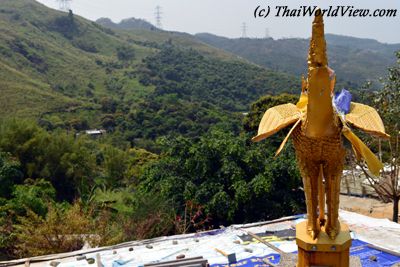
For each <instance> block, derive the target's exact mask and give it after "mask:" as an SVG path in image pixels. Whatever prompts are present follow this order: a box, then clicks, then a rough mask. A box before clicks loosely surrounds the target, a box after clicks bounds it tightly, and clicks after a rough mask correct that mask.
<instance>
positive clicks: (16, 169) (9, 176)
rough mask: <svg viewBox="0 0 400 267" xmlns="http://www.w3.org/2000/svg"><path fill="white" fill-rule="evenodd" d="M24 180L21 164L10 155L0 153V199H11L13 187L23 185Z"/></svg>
mask: <svg viewBox="0 0 400 267" xmlns="http://www.w3.org/2000/svg"><path fill="white" fill-rule="evenodd" d="M22 179H23V173H22V171H21V170H20V163H19V162H18V161H17V160H16V159H13V158H11V156H10V154H7V153H3V152H0V184H1V187H0V198H2V197H4V198H9V197H10V196H11V192H12V187H13V185H14V184H18V183H21V182H22Z"/></svg>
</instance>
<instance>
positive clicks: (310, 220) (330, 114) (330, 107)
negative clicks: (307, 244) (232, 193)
mask: <svg viewBox="0 0 400 267" xmlns="http://www.w3.org/2000/svg"><path fill="white" fill-rule="evenodd" d="M335 81H336V77H335V74H334V71H333V70H332V69H330V68H329V67H328V57H327V54H326V42H325V35H324V22H323V17H322V14H321V13H320V14H317V15H316V16H315V19H314V21H313V25H312V37H311V41H310V49H309V55H308V77H307V79H305V78H304V77H303V78H302V92H301V95H300V100H299V102H298V103H297V105H294V104H291V103H288V104H283V105H279V106H275V107H272V108H270V109H268V110H267V111H266V112H265V114H264V115H263V118H262V120H261V122H260V125H259V128H258V134H257V136H255V137H254V138H253V139H252V140H253V141H255V142H257V141H261V140H263V139H265V138H267V137H269V136H271V135H273V134H274V133H276V132H278V131H279V130H281V129H283V128H285V127H287V126H290V125H293V126H292V128H291V129H290V131H289V133H288V134H287V136H286V138H285V139H284V140H283V142H282V144H281V146H280V147H279V149H278V151H277V152H276V155H278V154H279V153H280V152H281V150H282V149H283V147H284V146H285V144H286V142H287V141H288V139H289V137H292V140H293V144H294V148H295V151H296V159H297V164H298V166H299V169H300V174H301V176H302V179H303V186H304V193H305V199H306V205H307V233H308V234H309V235H310V236H311V237H312V238H313V239H316V238H317V237H318V235H319V233H320V231H321V230H323V231H325V232H326V233H327V235H328V236H329V237H330V238H331V239H332V240H334V239H335V238H336V236H337V235H338V233H339V232H340V223H339V220H338V216H339V193H340V179H341V176H342V172H343V164H344V158H345V149H344V146H343V140H342V136H344V137H345V138H347V139H348V140H349V141H350V143H351V144H352V147H353V150H354V152H355V155H356V157H357V158H358V159H359V160H365V162H366V164H367V166H368V168H369V170H370V171H371V172H372V173H373V174H375V175H379V172H380V170H381V169H382V168H383V164H382V163H381V162H380V161H379V160H378V159H377V157H376V156H375V155H374V154H373V153H372V152H371V151H370V150H369V148H368V147H367V146H366V145H365V144H364V143H363V142H362V141H361V140H360V139H359V138H358V137H357V136H356V135H355V134H354V133H353V132H352V131H351V129H350V127H349V125H351V126H354V127H357V128H359V129H361V130H363V131H365V132H367V133H369V134H371V135H374V136H377V137H380V138H388V137H389V135H387V134H386V133H385V128H384V125H383V122H382V119H381V118H380V116H379V115H378V113H377V111H376V110H375V109H374V108H372V107H369V106H366V105H363V104H359V103H354V102H351V103H350V100H349V112H348V113H347V114H344V113H343V112H340V111H338V109H337V107H336V106H335V105H334V104H333V101H332V100H333V99H334V87H335ZM325 197H326V206H327V214H326V217H325Z"/></svg>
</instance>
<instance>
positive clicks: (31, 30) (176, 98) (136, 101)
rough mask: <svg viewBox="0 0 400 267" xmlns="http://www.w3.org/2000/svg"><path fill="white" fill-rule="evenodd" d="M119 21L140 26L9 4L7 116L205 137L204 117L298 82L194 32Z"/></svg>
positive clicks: (0, 46)
mask: <svg viewBox="0 0 400 267" xmlns="http://www.w3.org/2000/svg"><path fill="white" fill-rule="evenodd" d="M103 22H104V20H103ZM121 23H126V24H127V25H129V26H127V27H128V28H131V27H132V25H133V24H137V23H139V24H140V25H141V26H140V27H139V28H141V29H139V30H136V31H131V30H130V31H124V30H116V31H114V30H112V29H109V28H105V27H103V26H100V25H99V24H97V23H95V22H90V21H87V20H85V19H83V18H81V17H79V16H75V15H74V14H73V13H72V12H70V13H65V12H59V11H55V10H51V9H49V8H47V7H45V6H43V5H41V4H39V3H37V2H35V1H33V0H5V1H2V5H1V12H0V35H1V39H0V53H1V58H0V68H1V70H2V71H1V76H2V79H1V80H0V88H1V90H2V94H1V96H0V103H1V105H2V107H3V108H2V109H1V111H0V116H2V117H7V116H10V115H11V114H12V115H13V116H14V115H17V116H29V117H34V118H40V122H41V123H42V125H46V127H48V128H49V129H53V128H57V127H62V128H68V129H72V130H82V129H85V128H90V127H91V128H94V127H103V128H107V129H109V130H111V131H119V130H121V131H122V132H123V133H124V134H126V135H129V137H126V139H125V141H130V142H133V140H139V139H141V138H147V137H149V136H151V137H152V138H153V139H154V138H156V137H159V136H162V135H164V134H167V133H170V132H171V131H172V132H178V133H183V134H199V132H200V131H202V130H205V129H207V127H199V126H198V125H196V123H197V122H205V121H208V120H209V119H208V117H209V116H211V115H209V114H214V115H213V116H212V117H214V118H213V119H212V121H220V120H219V119H218V118H219V117H220V116H222V117H224V116H225V115H226V114H227V112H236V111H246V110H247V109H248V106H249V104H250V103H251V102H252V101H254V100H256V99H257V98H258V97H260V96H261V95H263V94H265V93H278V92H281V91H286V92H289V91H291V92H294V91H295V90H296V89H295V88H296V87H298V79H296V78H294V77H291V76H290V75H287V74H282V73H278V72H275V71H270V70H267V69H264V68H262V67H258V66H256V65H254V64H249V63H246V62H245V61H243V60H240V59H237V57H235V56H232V55H230V54H228V53H225V52H223V51H221V50H219V49H217V48H213V47H210V46H208V45H206V44H204V43H202V42H199V41H197V40H196V39H195V38H193V37H191V36H190V35H185V34H177V33H168V32H161V31H153V30H146V29H142V28H143V27H144V28H146V27H147V26H146V25H144V24H145V23H144V22H143V21H138V20H133V19H130V20H126V21H123V22H121ZM143 25H144V26H143ZM172 107H173V108H172ZM189 111H190V112H191V115H190V116H189V115H188V114H189V113H190V112H189ZM207 114H208V115H207ZM218 114H219V115H218ZM224 114H225V115H224ZM159 116H163V117H164V116H166V117H171V118H170V120H169V121H168V122H169V123H170V125H165V124H168V123H164V124H162V125H160V123H159V122H158V120H159ZM128 118H129V119H128ZM221 120H222V121H225V119H221ZM122 121H124V123H123V125H124V126H122V123H121V122H122ZM126 121H128V122H129V123H126ZM174 123H178V125H175V124H174ZM143 124H145V125H147V127H146V128H143V127H137V126H138V125H143ZM179 124H182V126H179ZM200 124H202V123H200ZM205 124H206V125H208V123H205ZM158 127H160V129H164V130H160V129H157V128H158ZM179 129H180V130H179ZM191 129H192V130H193V129H197V130H196V131H195V132H194V133H193V132H192V130H191ZM158 130H160V131H158ZM181 130H182V132H180V131H181ZM155 132H157V133H155ZM128 133H129V134H128Z"/></svg>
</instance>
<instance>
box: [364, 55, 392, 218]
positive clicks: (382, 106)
mask: <svg viewBox="0 0 400 267" xmlns="http://www.w3.org/2000/svg"><path fill="white" fill-rule="evenodd" d="M396 56H397V65H395V66H393V67H391V68H389V70H388V75H387V77H386V80H385V81H384V84H383V88H382V90H380V91H378V92H377V93H376V95H375V98H374V99H375V107H376V109H377V110H378V112H379V114H380V115H381V116H382V119H383V121H384V124H385V127H386V132H388V133H389V134H390V135H391V138H390V140H389V142H388V144H387V150H388V152H389V153H388V154H386V155H383V157H382V153H381V152H380V156H381V159H383V160H384V161H386V164H385V165H386V166H385V169H384V170H383V171H382V172H381V174H380V176H379V177H375V176H373V175H372V174H371V173H370V172H368V171H366V168H365V166H363V165H361V166H362V168H363V170H364V173H365V175H366V177H367V179H368V181H369V183H370V185H371V187H372V188H373V189H374V190H375V192H376V193H377V194H378V196H379V197H380V198H381V200H383V201H384V202H390V201H391V202H392V203H393V221H394V222H398V220H399V201H400V179H399V178H400V177H399V173H400V166H399V164H400V161H399V156H400V147H399V131H400V51H399V52H397V53H396Z"/></svg>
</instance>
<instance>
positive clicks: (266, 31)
mask: <svg viewBox="0 0 400 267" xmlns="http://www.w3.org/2000/svg"><path fill="white" fill-rule="evenodd" d="M270 37H271V36H270V35H269V28H266V29H265V39H268V38H270Z"/></svg>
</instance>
